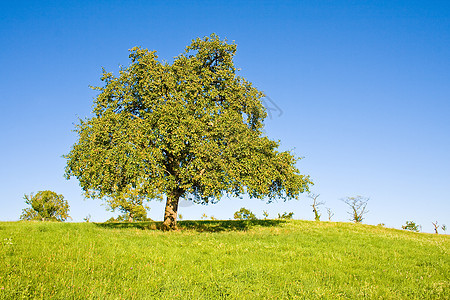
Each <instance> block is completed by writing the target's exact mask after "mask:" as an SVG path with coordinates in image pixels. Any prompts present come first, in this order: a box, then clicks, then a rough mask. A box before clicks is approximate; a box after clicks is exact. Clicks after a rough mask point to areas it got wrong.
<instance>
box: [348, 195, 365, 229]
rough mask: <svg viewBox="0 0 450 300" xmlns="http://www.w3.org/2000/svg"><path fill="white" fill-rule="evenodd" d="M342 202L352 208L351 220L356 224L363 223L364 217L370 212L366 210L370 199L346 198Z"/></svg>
mask: <svg viewBox="0 0 450 300" xmlns="http://www.w3.org/2000/svg"><path fill="white" fill-rule="evenodd" d="M342 201H344V202H345V203H346V204H347V205H348V206H349V207H350V209H351V211H350V212H349V213H348V214H349V215H350V216H351V218H350V220H351V221H353V222H355V223H361V222H362V220H364V215H365V214H366V213H368V212H369V211H367V210H366V207H367V202H368V201H369V198H366V197H362V196H356V197H347V198H344V199H342Z"/></svg>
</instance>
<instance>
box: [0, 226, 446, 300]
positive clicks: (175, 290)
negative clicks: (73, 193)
mask: <svg viewBox="0 0 450 300" xmlns="http://www.w3.org/2000/svg"><path fill="white" fill-rule="evenodd" d="M179 225H180V227H181V229H180V230H179V231H177V232H161V231H159V230H155V228H156V227H158V226H159V224H158V223H153V222H146V223H103V224H102V223H40V222H1V223H0V299H30V298H32V299H155V298H158V299H359V298H369V299H450V255H449V254H450V236H445V235H433V234H425V233H413V232H407V231H401V230H395V229H388V228H383V227H379V226H369V225H361V224H352V223H334V222H314V221H297V220H292V221H276V220H266V221H265V220H259V221H181V222H179Z"/></svg>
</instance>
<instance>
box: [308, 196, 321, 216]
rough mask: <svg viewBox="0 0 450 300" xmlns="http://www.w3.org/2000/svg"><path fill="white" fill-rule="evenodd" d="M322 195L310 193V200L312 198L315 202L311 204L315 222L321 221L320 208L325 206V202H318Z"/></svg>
mask: <svg viewBox="0 0 450 300" xmlns="http://www.w3.org/2000/svg"><path fill="white" fill-rule="evenodd" d="M319 196H320V194H318V195H316V194H313V193H308V198H311V199H312V200H313V203H312V204H311V207H312V208H313V213H314V220H316V221H320V216H321V214H320V212H319V206H320V205H323V204H325V202H322V201H318V200H317V198H319Z"/></svg>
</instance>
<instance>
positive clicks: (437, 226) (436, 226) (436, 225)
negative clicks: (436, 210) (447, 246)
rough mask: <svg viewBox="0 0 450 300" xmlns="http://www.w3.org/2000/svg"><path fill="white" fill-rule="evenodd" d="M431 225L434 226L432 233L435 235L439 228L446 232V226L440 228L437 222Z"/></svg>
mask: <svg viewBox="0 0 450 300" xmlns="http://www.w3.org/2000/svg"><path fill="white" fill-rule="evenodd" d="M431 224H433V226H434V233H436V234H439V232H438V229H439V227H441V228H442V230H444V231H446V230H447V226H445V224H444V225H442V226H439V224H438V221H435V222H431Z"/></svg>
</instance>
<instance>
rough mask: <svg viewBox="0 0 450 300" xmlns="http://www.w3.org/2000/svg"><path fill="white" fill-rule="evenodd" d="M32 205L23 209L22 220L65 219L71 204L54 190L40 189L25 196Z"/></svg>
mask: <svg viewBox="0 0 450 300" xmlns="http://www.w3.org/2000/svg"><path fill="white" fill-rule="evenodd" d="M24 199H25V203H26V204H28V205H30V206H31V207H29V208H25V209H23V210H22V215H21V216H20V219H21V220H36V221H60V222H62V221H65V220H67V218H70V217H69V214H68V213H69V204H68V202H67V200H64V196H63V195H58V194H57V193H55V192H52V191H39V192H38V193H37V194H36V195H34V196H33V193H31V194H30V195H25V196H24Z"/></svg>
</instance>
